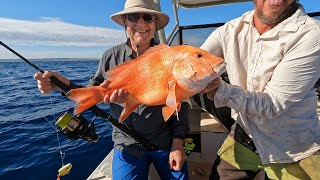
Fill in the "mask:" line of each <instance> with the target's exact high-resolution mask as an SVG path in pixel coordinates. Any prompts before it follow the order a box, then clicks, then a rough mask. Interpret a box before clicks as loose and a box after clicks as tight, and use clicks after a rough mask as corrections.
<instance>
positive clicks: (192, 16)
mask: <svg viewBox="0 0 320 180" xmlns="http://www.w3.org/2000/svg"><path fill="white" fill-rule="evenodd" d="M316 1H318V0H300V3H301V4H303V5H304V7H305V10H306V12H315V11H320V3H319V2H318V3H317V5H315V4H316V3H315V2H316ZM124 2H125V0H90V1H89V0H25V1H24V0H3V1H2V2H1V6H0V40H1V41H2V42H4V43H6V44H7V45H9V46H11V47H12V48H13V49H15V50H16V51H18V52H20V53H21V54H22V55H23V56H25V57H26V58H31V59H33V58H61V57H75V58H100V57H101V55H102V53H103V52H104V50H105V49H107V48H110V47H112V46H114V45H116V44H118V43H121V42H123V41H124V39H125V32H124V30H123V28H122V27H121V26H119V25H117V24H116V23H114V22H113V21H112V20H110V18H109V17H110V15H112V14H113V13H116V12H118V11H120V10H122V9H123V6H124ZM160 3H161V6H162V11H164V12H166V13H167V14H168V15H169V16H170V18H171V21H170V23H169V25H168V26H167V27H166V28H165V32H166V35H168V34H169V33H170V31H171V30H172V28H173V25H174V18H173V8H172V4H171V0H161V1H160ZM252 8H253V3H252V2H246V3H238V4H231V5H221V6H216V7H210V8H198V9H183V8H181V9H180V10H179V17H180V18H182V21H181V22H180V25H192V24H203V23H217V22H225V21H228V20H230V19H233V18H236V17H238V16H240V15H241V14H243V13H244V12H246V11H248V10H251V9H252ZM8 58H16V57H15V56H14V55H12V54H10V53H9V52H8V51H7V50H5V49H4V48H3V47H0V59H8Z"/></svg>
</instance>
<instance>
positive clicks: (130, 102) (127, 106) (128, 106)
mask: <svg viewBox="0 0 320 180" xmlns="http://www.w3.org/2000/svg"><path fill="white" fill-rule="evenodd" d="M139 106H140V103H138V101H137V100H136V99H134V98H132V97H130V96H129V97H128V98H127V100H126V102H125V103H124V107H123V110H122V112H121V115H120V117H119V122H122V121H123V120H125V119H126V118H127V117H128V116H129V115H130V114H131V113H132V112H133V111H134V110H135V109H136V108H137V107H139Z"/></svg>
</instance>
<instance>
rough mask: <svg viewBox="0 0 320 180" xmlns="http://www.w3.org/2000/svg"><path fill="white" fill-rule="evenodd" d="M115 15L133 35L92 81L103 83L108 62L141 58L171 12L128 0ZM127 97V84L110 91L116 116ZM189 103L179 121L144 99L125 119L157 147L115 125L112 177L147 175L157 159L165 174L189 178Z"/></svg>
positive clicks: (108, 56)
mask: <svg viewBox="0 0 320 180" xmlns="http://www.w3.org/2000/svg"><path fill="white" fill-rule="evenodd" d="M111 19H112V20H114V21H115V22H116V23H118V24H119V25H121V26H123V27H125V29H126V31H127V35H128V40H127V42H126V43H123V44H120V45H118V46H116V47H113V48H111V49H109V50H107V51H106V52H105V54H104V56H103V58H102V60H101V62H100V68H99V69H98V71H97V73H96V75H95V77H94V78H93V79H92V80H91V84H92V85H97V84H100V83H101V82H102V81H101V79H104V78H103V77H104V73H105V71H107V70H108V69H109V68H112V67H114V66H116V65H118V64H120V63H122V62H125V61H129V60H131V59H134V58H137V57H138V56H140V55H141V54H143V53H144V52H145V51H146V50H148V49H149V48H150V47H152V46H154V45H156V44H157V43H156V42H155V40H154V38H153V37H154V35H155V32H156V30H159V29H162V28H164V27H165V26H166V25H167V24H168V22H169V17H168V15H167V14H165V13H162V12H160V8H159V6H158V5H157V4H156V3H155V2H154V1H153V0H127V1H126V3H125V6H124V10H123V11H120V12H118V13H115V14H113V15H111ZM101 67H103V68H101ZM104 67H107V68H104ZM103 85H104V84H103ZM106 85H107V84H106ZM126 97H127V92H126V91H123V90H117V91H114V93H113V94H112V95H111V96H110V97H108V96H107V97H105V100H104V101H105V102H106V103H109V102H111V104H110V112H111V114H112V116H113V117H114V118H116V119H117V118H119V115H120V114H121V111H122V106H121V105H122V103H123V102H124V100H125V98H126ZM116 103H118V104H120V105H118V104H116ZM187 108H188V107H187V105H186V104H183V105H182V107H181V110H182V112H181V113H179V119H180V120H179V121H177V119H176V117H175V116H174V117H172V118H170V119H169V120H168V121H167V122H165V121H164V120H163V117H162V107H160V106H156V107H148V106H145V105H142V106H140V107H139V108H138V109H137V110H135V111H134V112H135V113H132V114H131V115H130V116H129V117H128V118H127V119H126V120H125V121H124V122H123V123H124V124H126V125H127V126H128V127H129V128H130V129H132V130H133V131H134V133H137V134H139V135H140V136H143V137H144V138H146V139H147V141H149V142H150V143H152V144H153V145H155V146H156V147H157V150H155V151H148V150H146V149H144V148H143V147H141V145H139V144H138V143H137V142H135V141H133V140H132V138H130V137H128V136H127V135H126V134H124V133H123V132H121V131H120V130H119V129H117V128H116V127H113V141H114V156H113V163H112V178H113V179H139V180H140V179H148V171H149V165H150V163H154V165H155V168H156V170H157V172H158V174H159V175H160V177H161V179H188V172H187V166H186V163H185V159H186V155H185V152H184V151H183V138H184V137H185V135H186V133H187V131H188V121H187V117H186V114H187V112H186V111H187ZM168 162H169V163H168Z"/></svg>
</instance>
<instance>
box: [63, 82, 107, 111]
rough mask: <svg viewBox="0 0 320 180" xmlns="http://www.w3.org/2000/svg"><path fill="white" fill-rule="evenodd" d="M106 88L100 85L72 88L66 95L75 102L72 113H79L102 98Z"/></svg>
mask: <svg viewBox="0 0 320 180" xmlns="http://www.w3.org/2000/svg"><path fill="white" fill-rule="evenodd" d="M105 91H106V89H104V88H102V87H100V86H91V87H86V88H77V89H72V90H70V91H68V92H67V94H66V95H67V97H68V98H69V99H71V100H73V101H75V102H76V105H75V108H74V114H79V113H81V112H83V111H85V110H86V109H88V108H90V107H92V106H93V105H95V104H97V103H99V102H101V101H102V100H103V95H104V92H105Z"/></svg>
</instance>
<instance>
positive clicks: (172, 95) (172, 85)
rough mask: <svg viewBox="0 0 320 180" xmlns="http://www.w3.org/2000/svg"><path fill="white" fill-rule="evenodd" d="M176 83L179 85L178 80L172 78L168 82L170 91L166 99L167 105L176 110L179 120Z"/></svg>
mask: <svg viewBox="0 0 320 180" xmlns="http://www.w3.org/2000/svg"><path fill="white" fill-rule="evenodd" d="M176 85H177V82H176V81H175V80H172V81H170V82H169V84H168V89H169V93H168V97H167V99H166V105H167V106H169V107H171V108H173V109H174V110H175V112H176V115H177V119H178V120H179V117H178V104H177V97H176Z"/></svg>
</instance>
